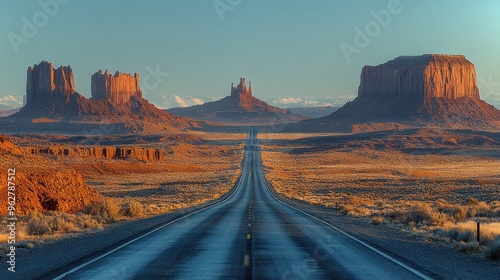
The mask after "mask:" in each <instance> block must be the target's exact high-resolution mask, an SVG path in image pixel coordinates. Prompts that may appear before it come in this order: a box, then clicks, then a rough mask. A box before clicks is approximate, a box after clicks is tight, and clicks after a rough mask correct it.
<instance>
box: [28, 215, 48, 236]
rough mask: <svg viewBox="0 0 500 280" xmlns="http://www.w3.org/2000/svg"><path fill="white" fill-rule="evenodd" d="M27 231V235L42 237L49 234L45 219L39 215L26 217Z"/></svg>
mask: <svg viewBox="0 0 500 280" xmlns="http://www.w3.org/2000/svg"><path fill="white" fill-rule="evenodd" d="M27 224H28V226H27V231H28V234H29V235H44V234H49V233H51V232H52V231H51V228H50V226H49V224H48V222H47V219H46V218H45V217H44V216H43V215H42V214H40V213H38V212H36V213H32V214H30V215H29V216H28V222H27Z"/></svg>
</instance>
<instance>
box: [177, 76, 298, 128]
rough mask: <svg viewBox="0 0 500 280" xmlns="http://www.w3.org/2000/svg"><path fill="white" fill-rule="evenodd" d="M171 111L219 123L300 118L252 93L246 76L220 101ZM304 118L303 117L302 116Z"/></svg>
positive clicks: (232, 85)
mask: <svg viewBox="0 0 500 280" xmlns="http://www.w3.org/2000/svg"><path fill="white" fill-rule="evenodd" d="M168 111H169V112H171V113H172V114H175V115H180V116H186V117H189V118H193V119H199V120H210V121H216V122H219V123H231V124H233V123H248V122H251V123H256V122H266V123H269V122H279V121H291V120H300V118H301V117H300V116H295V115H293V114H292V113H291V112H290V111H289V110H285V109H281V108H278V107H274V106H271V105H269V104H268V103H266V102H264V101H262V100H260V99H258V98H255V97H254V96H253V95H252V82H250V83H249V85H248V87H247V85H246V82H245V78H240V83H239V84H238V85H237V86H234V84H231V95H230V96H226V97H224V98H222V99H221V100H219V101H214V102H207V103H205V104H203V105H197V106H193V107H187V108H173V109H169V110H168ZM302 119H303V118H302Z"/></svg>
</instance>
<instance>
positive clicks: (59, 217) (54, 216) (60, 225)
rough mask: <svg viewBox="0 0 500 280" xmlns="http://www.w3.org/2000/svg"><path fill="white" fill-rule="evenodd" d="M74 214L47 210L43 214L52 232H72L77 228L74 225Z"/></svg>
mask: <svg viewBox="0 0 500 280" xmlns="http://www.w3.org/2000/svg"><path fill="white" fill-rule="evenodd" d="M73 217H74V215H72V214H67V213H63V212H53V211H49V212H47V214H46V215H45V219H46V220H47V223H48V225H49V226H50V228H51V230H52V231H53V232H66V233H68V232H73V231H76V230H77V228H76V227H75V225H74V219H73Z"/></svg>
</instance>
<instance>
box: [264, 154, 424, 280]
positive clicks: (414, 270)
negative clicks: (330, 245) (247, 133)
mask: <svg viewBox="0 0 500 280" xmlns="http://www.w3.org/2000/svg"><path fill="white" fill-rule="evenodd" d="M261 164H262V159H261ZM263 177H264V178H265V176H264V175H263ZM261 179H262V178H261ZM264 183H265V185H266V186H267V190H268V191H269V193H270V194H271V196H272V197H273V198H274V199H276V201H278V202H279V203H281V204H283V205H285V206H288V207H290V208H292V209H294V210H295V211H298V212H300V213H302V214H304V215H306V216H308V217H310V218H313V219H314V220H316V221H318V222H321V223H323V224H325V225H327V226H329V227H331V228H333V229H334V230H337V231H339V232H340V233H342V234H343V235H345V236H347V237H349V238H350V239H352V240H354V241H356V242H358V243H359V244H361V245H363V246H365V247H367V248H368V249H370V250H372V251H373V252H375V253H377V254H379V255H381V256H383V257H385V258H386V259H388V260H390V261H392V262H394V263H395V264H397V265H399V266H401V267H403V268H405V269H407V270H409V271H410V272H412V273H413V274H415V275H417V276H418V277H420V278H422V279H426V280H432V278H430V277H429V276H427V275H425V274H423V273H422V272H420V271H418V270H416V269H414V268H412V267H410V266H408V265H406V264H404V263H402V262H401V261H398V260H396V259H395V258H393V257H391V256H389V255H387V254H386V253H384V252H382V251H380V250H378V249H376V248H374V247H372V246H370V245H368V244H366V243H365V242H363V241H361V240H359V239H357V238H356V237H354V236H352V235H350V234H348V233H347V232H345V231H343V230H341V229H339V228H337V227H336V226H334V225H332V224H331V223H329V222H327V221H324V220H322V219H320V218H317V217H315V216H313V215H311V214H308V213H306V212H304V211H302V210H300V209H298V208H296V207H294V206H292V205H289V204H287V203H285V202H283V201H281V200H280V199H279V198H277V197H276V196H275V195H274V194H273V193H272V192H271V190H270V189H269V185H268V184H267V181H266V180H264Z"/></svg>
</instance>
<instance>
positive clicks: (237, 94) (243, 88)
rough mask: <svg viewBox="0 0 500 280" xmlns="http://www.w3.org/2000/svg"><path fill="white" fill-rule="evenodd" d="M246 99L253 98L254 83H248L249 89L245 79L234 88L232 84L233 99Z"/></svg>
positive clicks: (241, 79)
mask: <svg viewBox="0 0 500 280" xmlns="http://www.w3.org/2000/svg"><path fill="white" fill-rule="evenodd" d="M242 96H244V97H247V98H248V97H252V82H249V83H248V88H247V85H246V83H245V78H240V83H239V84H238V85H237V86H234V84H233V83H231V97H234V98H241V97H242Z"/></svg>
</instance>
